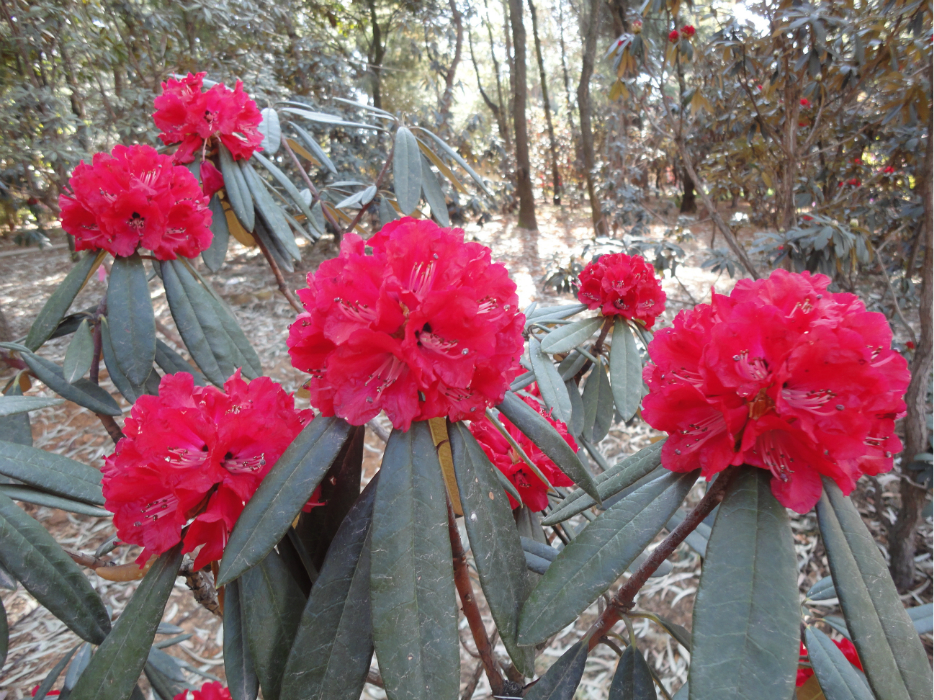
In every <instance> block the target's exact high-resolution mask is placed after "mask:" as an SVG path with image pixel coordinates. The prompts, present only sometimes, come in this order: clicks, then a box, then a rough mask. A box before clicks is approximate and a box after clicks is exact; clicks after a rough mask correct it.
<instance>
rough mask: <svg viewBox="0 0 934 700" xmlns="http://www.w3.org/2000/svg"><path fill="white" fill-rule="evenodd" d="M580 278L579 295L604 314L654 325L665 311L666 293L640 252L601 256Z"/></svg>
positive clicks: (590, 307) (584, 270)
mask: <svg viewBox="0 0 934 700" xmlns="http://www.w3.org/2000/svg"><path fill="white" fill-rule="evenodd" d="M578 279H579V289H578V292H577V298H578V299H579V300H580V302H581V303H582V304H587V308H588V309H600V312H601V313H602V314H603V315H604V316H623V317H624V318H629V319H635V320H637V321H642V323H643V324H645V327H646V328H651V327H652V325H653V324H654V323H655V319H656V318H657V317H658V316H659V315H661V313H662V312H663V311H664V310H665V292H663V291H662V286H661V284H660V283H659V281H658V278H657V277H656V276H655V268H653V267H652V266H651V265H649V264H648V263H647V262H646V261H645V259H644V258H643V257H642V256H641V255H626V254H625V253H614V254H613V255H601V256H600V257H599V258H598V259H597V260H596V261H594V262H592V263H588V265H587V267H585V268H584V269H583V271H582V272H581V273H580V275H579V278H578Z"/></svg>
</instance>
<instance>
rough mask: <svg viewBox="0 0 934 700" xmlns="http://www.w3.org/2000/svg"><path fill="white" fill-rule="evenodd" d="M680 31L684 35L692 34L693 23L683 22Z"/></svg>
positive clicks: (693, 31) (693, 30) (693, 32)
mask: <svg viewBox="0 0 934 700" xmlns="http://www.w3.org/2000/svg"><path fill="white" fill-rule="evenodd" d="M681 33H682V34H684V36H694V34H695V33H696V32H695V29H694V26H693V25H691V24H685V25H684V26H683V27H681Z"/></svg>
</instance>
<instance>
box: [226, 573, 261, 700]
mask: <svg viewBox="0 0 934 700" xmlns="http://www.w3.org/2000/svg"><path fill="white" fill-rule="evenodd" d="M224 590H225V593H224V670H225V672H226V675H227V687H228V689H229V690H230V695H231V697H233V700H256V695H257V693H259V680H258V679H257V677H256V669H254V668H253V659H252V657H251V656H250V650H249V649H248V648H247V643H246V631H245V629H244V626H245V624H246V620H245V619H244V617H243V611H242V610H241V608H240V582H239V581H231V582H230V583H228V584H227V586H226V588H225V589H224Z"/></svg>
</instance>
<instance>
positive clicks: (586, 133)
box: [577, 0, 606, 234]
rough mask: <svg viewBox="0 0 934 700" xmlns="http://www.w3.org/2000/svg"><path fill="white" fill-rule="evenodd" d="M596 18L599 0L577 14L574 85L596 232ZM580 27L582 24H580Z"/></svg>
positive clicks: (599, 227)
mask: <svg viewBox="0 0 934 700" xmlns="http://www.w3.org/2000/svg"><path fill="white" fill-rule="evenodd" d="M599 19H600V0H590V12H589V14H588V15H587V16H586V17H584V16H583V15H582V16H581V22H582V24H585V27H586V29H584V32H583V35H584V57H583V65H582V66H581V79H580V83H578V85H577V109H578V111H579V112H580V118H581V150H582V151H583V156H584V175H585V176H586V178H587V197H588V198H589V199H590V216H591V219H592V220H593V227H594V230H595V231H596V232H597V234H605V233H606V226H605V224H604V222H603V212H602V210H601V208H600V200H599V199H598V197H597V191H596V186H595V184H594V172H593V170H594V165H595V161H596V158H595V156H594V146H593V126H592V124H591V120H590V116H591V104H590V77H591V76H592V75H593V67H594V60H595V58H596V54H597V28H598V26H599ZM582 28H583V27H582Z"/></svg>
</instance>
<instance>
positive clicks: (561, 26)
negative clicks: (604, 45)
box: [558, 0, 577, 151]
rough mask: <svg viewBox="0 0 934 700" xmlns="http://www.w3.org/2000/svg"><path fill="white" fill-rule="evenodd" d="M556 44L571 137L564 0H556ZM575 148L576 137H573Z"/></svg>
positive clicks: (572, 111) (572, 114)
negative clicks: (558, 51)
mask: <svg viewBox="0 0 934 700" xmlns="http://www.w3.org/2000/svg"><path fill="white" fill-rule="evenodd" d="M558 44H559V45H560V46H561V73H562V74H563V76H564V99H565V102H567V107H568V124H569V125H570V127H571V134H572V138H573V135H575V134H577V127H576V126H574V103H573V100H572V98H571V78H570V76H569V75H568V53H567V46H566V45H565V43H564V0H558ZM574 141H575V147H574V150H575V151H576V150H577V145H576V142H577V139H576V138H574Z"/></svg>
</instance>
